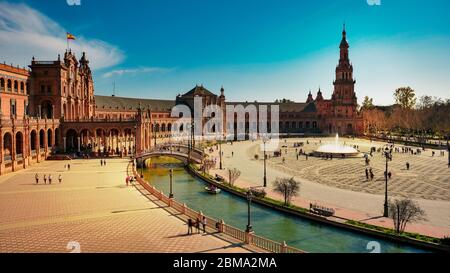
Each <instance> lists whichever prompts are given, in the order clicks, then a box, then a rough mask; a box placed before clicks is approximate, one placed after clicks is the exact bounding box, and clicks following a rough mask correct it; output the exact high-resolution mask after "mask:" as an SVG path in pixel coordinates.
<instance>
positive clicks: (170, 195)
mask: <svg viewBox="0 0 450 273" xmlns="http://www.w3.org/2000/svg"><path fill="white" fill-rule="evenodd" d="M169 176H170V194H169V198H173V186H172V183H173V169H170V171H169Z"/></svg>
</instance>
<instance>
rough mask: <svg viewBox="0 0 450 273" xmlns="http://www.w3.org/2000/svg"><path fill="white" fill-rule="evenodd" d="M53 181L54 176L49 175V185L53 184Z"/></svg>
mask: <svg viewBox="0 0 450 273" xmlns="http://www.w3.org/2000/svg"><path fill="white" fill-rule="evenodd" d="M52 179H53V177H52V175H51V174H49V175H48V183H49V184H52Z"/></svg>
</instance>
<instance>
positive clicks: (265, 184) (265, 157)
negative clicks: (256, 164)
mask: <svg viewBox="0 0 450 273" xmlns="http://www.w3.org/2000/svg"><path fill="white" fill-rule="evenodd" d="M266 142H267V139H265V138H264V139H263V143H264V178H263V181H264V188H265V187H267V172H266V169H267V168H266V159H267V156H266Z"/></svg>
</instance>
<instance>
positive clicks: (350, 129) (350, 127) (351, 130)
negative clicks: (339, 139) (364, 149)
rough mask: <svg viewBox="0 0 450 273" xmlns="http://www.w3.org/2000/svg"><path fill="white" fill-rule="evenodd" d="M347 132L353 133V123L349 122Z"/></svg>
mask: <svg viewBox="0 0 450 273" xmlns="http://www.w3.org/2000/svg"><path fill="white" fill-rule="evenodd" d="M346 133H347V134H349V135H351V134H353V124H351V123H349V124H347V130H346Z"/></svg>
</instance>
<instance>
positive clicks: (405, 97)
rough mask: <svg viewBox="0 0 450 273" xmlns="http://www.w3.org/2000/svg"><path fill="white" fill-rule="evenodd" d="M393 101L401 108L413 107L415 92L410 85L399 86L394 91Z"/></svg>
mask: <svg viewBox="0 0 450 273" xmlns="http://www.w3.org/2000/svg"><path fill="white" fill-rule="evenodd" d="M394 98H395V103H396V104H399V105H400V106H401V107H402V108H405V109H413V108H414V106H415V105H416V94H415V91H414V90H413V89H412V88H411V87H409V86H408V87H400V88H397V90H395V92H394Z"/></svg>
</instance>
